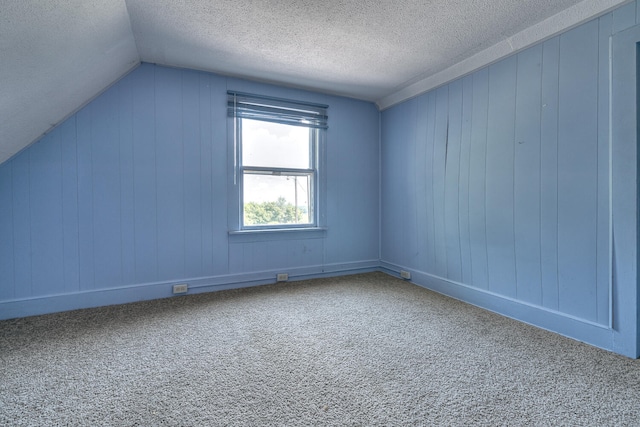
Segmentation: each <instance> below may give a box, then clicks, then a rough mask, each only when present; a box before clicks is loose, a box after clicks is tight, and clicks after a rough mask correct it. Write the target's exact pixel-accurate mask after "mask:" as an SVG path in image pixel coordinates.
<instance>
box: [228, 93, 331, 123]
mask: <svg viewBox="0 0 640 427" xmlns="http://www.w3.org/2000/svg"><path fill="white" fill-rule="evenodd" d="M327 108H329V107H328V106H327V105H322V104H312V103H306V102H300V101H291V100H288V99H282V98H272V97H268V96H262V95H252V94H248V93H242V92H235V91H228V92H227V114H228V116H229V117H236V118H242V119H253V120H263V121H267V122H274V123H282V124H286V125H294V126H304V127H310V128H315V129H327V128H328V123H327V122H328V117H327Z"/></svg>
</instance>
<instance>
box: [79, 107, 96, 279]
mask: <svg viewBox="0 0 640 427" xmlns="http://www.w3.org/2000/svg"><path fill="white" fill-rule="evenodd" d="M92 109H93V103H90V104H89V105H87V106H86V107H85V108H83V109H82V110H80V111H78V113H77V114H76V135H77V153H78V251H79V261H78V263H79V280H80V289H81V290H90V289H93V287H94V252H93V248H94V239H93V230H94V227H93V156H92V147H91V117H92Z"/></svg>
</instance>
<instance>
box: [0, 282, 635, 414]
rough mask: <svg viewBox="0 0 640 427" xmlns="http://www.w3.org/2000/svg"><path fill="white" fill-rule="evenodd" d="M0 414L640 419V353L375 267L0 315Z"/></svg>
mask: <svg viewBox="0 0 640 427" xmlns="http://www.w3.org/2000/svg"><path fill="white" fill-rule="evenodd" d="M0 425H2V426H5V425H6V426H56V425H61V426H63V425H64V426H66V425H73V426H75V425H80V426H297V425H314V426H315V425H336V426H342V425H345V426H378V425H380V426H382V425H384V426H396V425H397V426H415V425H425V426H427V425H428V426H433V425H443V426H449V425H452V426H463V425H474V426H475V425H477V426H497V425H507V426H531V425H536V426H538V425H540V426H546V425H548V426H559V425H567V426H618V425H619V426H638V425H640V361H638V360H631V359H627V358H624V357H622V356H618V355H615V354H612V353H609V352H606V351H603V350H600V349H597V348H594V347H591V346H588V345H585V344H582V343H579V342H576V341H573V340H570V339H567V338H563V337H561V336H558V335H556V334H553V333H549V332H546V331H543V330H540V329H537V328H534V327H531V326H528V325H525V324H522V323H519V322H516V321H514V320H510V319H507V318H504V317H502V316H498V315H496V314H493V313H490V312H487V311H484V310H481V309H478V308H476V307H473V306H470V305H467V304H464V303H461V302H459V301H456V300H453V299H450V298H447V297H444V296H442V295H439V294H436V293H434V292H430V291H428V290H425V289H423V288H420V287H418V286H415V285H412V284H410V283H407V282H403V281H401V280H399V279H395V278H393V277H390V276H388V275H385V274H383V273H368V274H361V275H354V276H346V277H338V278H331V279H316V280H309V281H304V282H289V283H283V284H276V285H268V286H261V287H256V288H249V289H240V290H232V291H221V292H214V293H208V294H199V295H188V296H183V297H177V298H169V299H164V300H156V301H148V302H141V303H132V304H126V305H120V306H111V307H102V308H96V309H86V310H77V311H72V312H66V313H57V314H51V315H44V316H36V317H30V318H23V319H14V320H7V321H2V322H0Z"/></svg>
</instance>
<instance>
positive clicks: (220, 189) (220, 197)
mask: <svg viewBox="0 0 640 427" xmlns="http://www.w3.org/2000/svg"><path fill="white" fill-rule="evenodd" d="M209 82H210V85H211V91H210V92H209V93H210V94H211V95H210V96H211V117H226V114H227V110H226V108H227V105H226V99H227V95H226V93H225V92H224V91H221V90H219V89H218V88H220V87H224V88H226V81H225V79H224V78H222V77H218V76H210V79H209ZM207 121H209V123H210V128H211V132H212V138H213V141H212V143H213V146H212V153H211V154H212V160H211V161H212V174H213V177H212V182H213V185H212V194H213V196H212V203H213V207H212V209H213V216H212V220H213V235H212V239H213V241H212V245H213V271H214V274H225V273H227V272H229V266H228V262H229V259H228V258H229V253H228V252H229V250H230V249H229V247H228V246H227V241H228V236H227V231H228V229H227V224H228V219H227V212H228V211H227V200H228V198H229V195H228V194H227V178H228V177H227V143H228V141H227V126H226V119H225V120H224V121H219V120H209V119H208V118H207Z"/></svg>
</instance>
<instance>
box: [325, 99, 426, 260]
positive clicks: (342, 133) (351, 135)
mask: <svg viewBox="0 0 640 427" xmlns="http://www.w3.org/2000/svg"><path fill="white" fill-rule="evenodd" d="M350 104H351V101H348V100H347V99H341V100H336V101H335V102H332V103H331V106H330V108H331V114H330V116H334V115H335V116H346V115H348V114H349V109H350ZM366 107H368V108H362V109H360V110H359V111H357V112H353V113H351V115H352V120H350V121H343V122H339V121H338V122H336V123H333V125H330V127H329V130H328V134H327V141H329V142H328V143H326V141H325V145H326V149H327V150H328V158H329V159H332V160H331V162H329V163H328V164H327V165H326V167H327V168H328V169H327V171H326V173H327V176H330V177H331V180H330V181H329V182H330V183H332V186H331V187H330V188H328V189H327V194H329V196H328V198H327V201H328V202H329V204H328V206H327V208H328V210H327V215H329V217H332V218H341V221H340V222H338V223H335V225H334V226H333V227H331V232H332V233H338V234H339V235H340V236H342V237H343V239H340V240H331V241H329V242H328V243H327V247H326V248H327V252H326V262H327V263H335V262H345V261H355V260H359V259H372V258H377V257H378V254H377V246H378V241H377V239H376V240H374V239H373V237H374V236H373V235H371V233H367V232H366V230H371V229H372V228H373V227H376V226H377V224H378V213H377V212H378V206H377V205H375V204H374V200H373V199H372V198H371V197H369V196H368V193H367V192H363V191H361V190H362V189H363V188H377V186H378V169H379V165H378V155H377V153H374V152H373V151H372V150H368V149H367V147H371V141H375V140H376V139H377V138H378V135H377V134H378V132H379V130H377V129H374V128H373V127H371V126H362V124H363V123H372V122H375V121H376V119H377V117H376V116H377V111H376V110H375V109H374V108H371V106H370V105H367V106H366ZM410 114H411V116H412V118H409V120H413V118H415V115H416V112H415V111H412V112H411V113H410ZM337 138H346V139H348V140H349V141H351V144H348V145H342V146H338V145H336V144H332V143H331V141H334V140H336V139H337ZM407 143H409V144H413V142H411V141H407ZM354 159H357V162H358V168H357V169H354V168H353V167H351V165H352V164H353V162H354V161H355V160H354ZM414 161H415V160H414V159H413V158H411V159H407V164H409V163H412V162H414ZM411 177H413V175H411ZM410 179H411V178H410ZM408 188H410V187H408ZM409 196H410V195H407V197H408V198H409V199H411V197H409ZM411 209H412V210H414V212H413V213H411V212H408V215H410V216H412V215H414V216H415V208H411ZM412 220H413V221H415V219H412ZM356 236H360V237H356ZM417 242H418V238H417V237H416V236H413V237H410V238H409V239H407V240H406V243H405V244H406V246H407V247H408V248H410V249H408V251H409V253H410V254H413V256H415V255H416V252H417V249H416V247H417ZM374 248H375V252H374V251H373V249H374Z"/></svg>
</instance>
